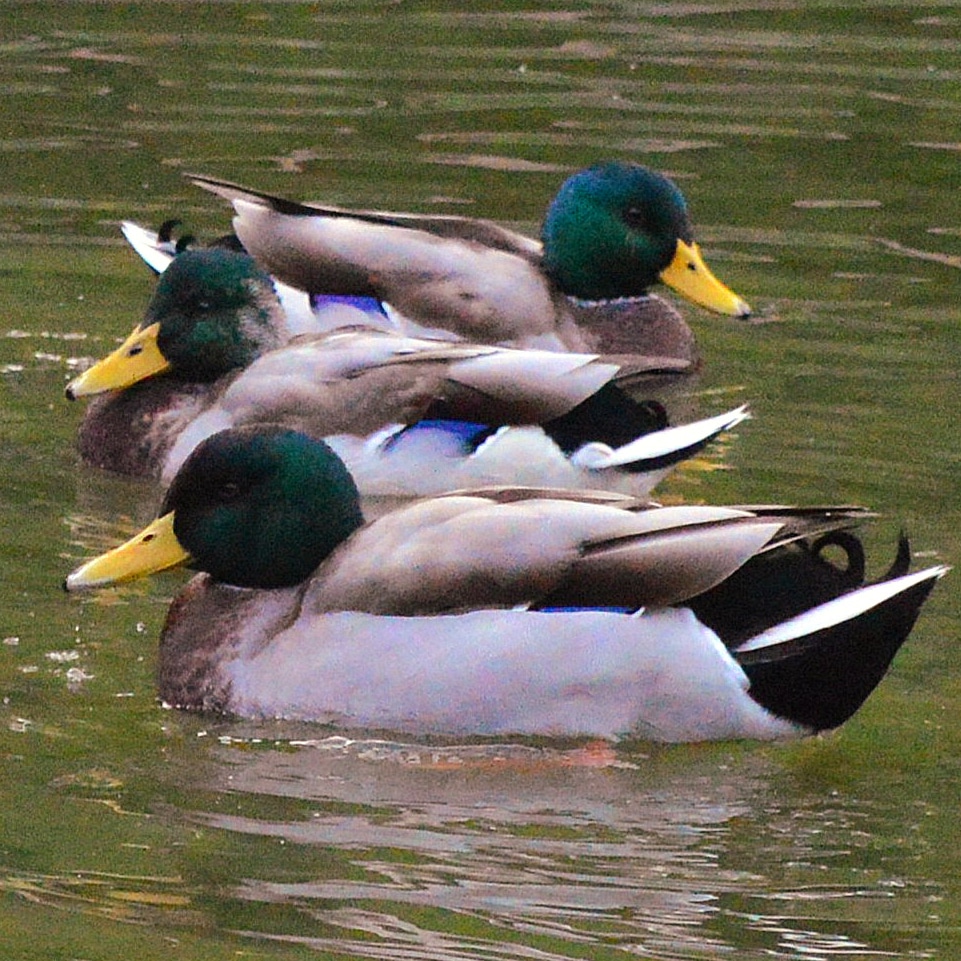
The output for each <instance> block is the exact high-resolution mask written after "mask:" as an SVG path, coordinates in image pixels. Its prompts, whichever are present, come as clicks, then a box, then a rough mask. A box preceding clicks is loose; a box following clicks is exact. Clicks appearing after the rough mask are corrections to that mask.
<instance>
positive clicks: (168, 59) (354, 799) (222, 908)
mask: <svg viewBox="0 0 961 961" xmlns="http://www.w3.org/2000/svg"><path fill="white" fill-rule="evenodd" d="M959 41H961V5H958V4H952V3H947V2H946V3H937V4H933V3H914V4H903V3H893V2H892V3H885V2H871V3H868V2H865V3H848V4H840V5H839V4H835V3H831V4H827V3H791V2H789V0H769V2H750V0H742V2H737V0H734V2H727V3H725V2H720V0H706V2H702V3H696V4H695V3H691V4H651V3H631V2H620V3H617V2H611V3H595V4H580V3H573V2H564V0H562V2H557V3H552V4H546V3H536V2H527V3H519V2H502V3H492V2H490V3H482V4H472V5H471V6H470V8H469V9H467V8H464V9H459V8H453V7H451V8H449V7H447V6H444V5H434V4H427V3H392V2H352V3H349V4H347V3H343V4H338V3H311V4H303V3H247V4H242V3H230V2H226V3H218V4H195V3H184V2H153V3H109V2H107V3H96V4H94V3H82V2H78V3H57V2H37V3H23V4H21V3H15V2H10V3H6V4H4V6H3V9H2V11H0V120H2V126H0V152H2V157H3V160H4V171H5V176H4V178H3V183H2V185H0V258H2V259H0V271H2V278H3V284H2V288H0V290H2V294H0V296H2V297H3V299H4V308H5V309H4V318H5V319H4V321H3V323H2V324H0V392H2V393H0V430H2V439H3V443H2V445H0V472H2V474H0V476H2V491H3V497H2V506H0V510H2V525H3V531H4V536H3V538H2V539H0V556H2V563H3V568H2V569H3V578H2V589H0V639H2V641H3V643H2V646H0V699H2V704H0V884H2V887H3V896H2V900H0V930H2V931H3V932H4V935H3V939H4V942H5V956H7V957H11V958H24V959H32V958H37V959H43V961H49V959H57V958H64V959H68V958H69V959H74V958H83V959H101V958H103V959H113V958H121V957H123V958H126V957H137V958H142V959H145V961H149V959H151V958H160V957H163V958H170V957H181V958H185V959H188V958H189V959H194V958H196V959H203V961H216V959H220V958H224V959H226V958H232V959H233V958H237V957H257V958H261V957H263V958H273V957H278V958H300V957H304V958H307V957H318V956H320V957H330V958H337V957H343V958H348V957H364V958H387V959H401V958H403V959H411V958H418V959H419V958H430V959H474V958H477V959H481V958H518V959H521V958H523V959H534V958H537V959H545V958H552V959H553V958H558V959H566V958H585V957H590V958H592V959H595V958H597V959H608V958H610V959H614V958H623V957H628V956H640V957H650V958H658V959H721V958H731V957H737V958H739V959H755V958H756V959H762V958H764V959H769V958H781V959H808V961H810V959H829V958H833V957H844V958H854V959H867V958H872V959H873V958H877V957H898V958H901V957H903V958H945V959H950V958H955V957H957V956H959V953H961V933H959V931H961V928H959V904H961V898H959V886H958V880H957V879H958V877H959V876H961V864H959V856H958V851H959V849H961V832H959V828H958V819H957V814H956V812H957V784H958V779H959V773H961V772H959V759H961V712H959V709H958V704H959V696H961V683H959V680H958V677H959V671H958V668H959V656H958V654H957V643H956V642H957V637H958V628H957V625H958V615H959V610H958V606H959V605H958V592H957V587H956V586H955V584H954V580H955V578H956V577H957V574H955V575H953V576H952V577H950V578H948V579H947V580H945V581H944V582H943V583H942V584H941V585H939V587H938V589H937V590H936V591H935V593H934V595H933V597H932V599H931V601H930V603H929V604H928V605H927V607H926V608H925V610H924V613H923V616H922V618H921V621H920V622H919V624H918V627H917V629H916V630H915V632H914V634H913V636H912V638H911V640H910V642H909V644H908V645H907V646H906V647H905V649H904V650H903V652H902V653H901V654H900V655H899V657H898V658H897V660H896V662H895V665H894V668H893V670H892V672H891V674H890V675H889V677H888V678H887V679H886V680H885V682H884V683H883V684H882V686H881V688H880V689H879V690H878V692H876V694H875V695H874V696H873V697H872V698H871V700H870V701H869V702H868V704H867V705H866V706H865V708H864V709H863V710H862V712H861V713H860V714H859V715H858V716H857V717H856V718H855V719H854V720H853V721H852V722H850V723H849V724H848V725H847V726H846V727H845V728H844V729H842V730H841V731H840V732H837V733H836V734H833V735H829V736H826V737H823V738H818V739H815V740H811V741H807V742H803V743H800V744H794V745H773V746H772V745H767V746H758V745H739V744H722V745H708V746H687V747H675V748H659V747H653V746H651V745H646V744H629V745H621V746H619V747H618V748H617V749H613V750H612V749H602V748H599V747H597V746H590V745H556V744H540V743H533V744H531V743H528V744H519V745H500V746H494V747H491V746H489V745H487V746H477V745H466V746H447V747H431V746H424V745H402V744H394V743H383V742H377V741H372V740H369V739H360V740H355V741H348V740H345V739H343V738H341V737H339V736H337V735H335V734H332V733H331V732H329V731H326V730H316V729H311V728H310V727H309V726H301V727H291V726H288V725H281V724H259V725H254V724H244V723H235V722H215V721H213V720H212V719H209V718H208V719H204V718H197V717H189V716H184V715H182V714H179V713H177V712H173V711H169V710H166V709H164V708H163V707H162V706H161V705H158V704H157V702H156V700H155V697H154V686H153V664H154V657H155V643H156V637H157V634H158V632H159V629H160V625H161V623H162V618H163V614H164V611H165V609H166V605H167V603H168V601H169V598H170V597H171V596H172V594H173V593H174V592H175V591H176V590H177V589H178V587H179V585H180V584H181V583H182V582H183V577H182V576H181V575H175V574H173V575H167V576H165V577H163V578H159V579H157V580H155V581H154V582H152V583H149V584H143V585H139V584H138V585H134V586H131V587H129V588H127V589H125V590H123V591H118V592H114V593H105V594H104V595H102V596H97V597H92V598H84V599H77V598H74V597H67V596H66V595H64V594H62V593H61V592H60V590H59V583H60V581H61V580H62V578H63V576H64V574H65V573H66V572H67V571H68V570H69V569H70V568H71V567H72V566H73V565H74V563H75V562H76V561H77V559H79V558H80V557H83V556H87V555H89V554H90V553H92V552H93V551H95V550H98V549H100V548H102V547H105V546H107V545H109V544H112V543H114V542H115V541H116V540H117V539H118V538H119V537H121V536H123V535H125V534H127V533H129V532H131V531H132V530H134V529H135V528H136V527H137V526H138V525H140V524H141V523H142V522H144V521H145V520H146V519H148V518H149V517H150V516H151V515H152V512H153V510H154V509H155V507H156V504H157V498H158V492H157V491H156V490H155V489H154V488H152V487H151V485H149V484H144V483H138V482H131V481H125V480H121V479H118V478H114V477H110V476H107V475H104V474H98V473H96V472H93V471H90V470H89V469H85V468H84V467H83V466H82V465H80V464H79V463H78V461H77V458H76V456H75V454H74V451H73V446H72V445H73V436H74V433H75V430H76V425H77V423H78V420H79V417H80V413H81V411H80V409H79V406H78V405H71V404H68V403H67V402H66V401H65V400H64V399H63V386H64V383H65V382H66V380H67V379H68V378H69V376H70V374H71V372H72V371H73V370H74V369H75V367H76V365H77V364H79V363H81V362H83V360H84V359H85V358H89V357H94V356H99V355H101V354H102V353H104V351H105V350H106V349H108V348H109V347H110V346H111V345H112V344H113V343H115V342H116V340H117V339H118V338H119V337H120V336H121V335H123V334H125V333H126V332H127V330H129V328H130V327H131V326H132V325H133V324H134V323H135V322H136V321H137V320H138V319H139V313H140V312H141V311H142V309H143V306H144V304H145V302H146V299H147V297H148V296H149V291H150V289H151V283H152V281H151V278H150V276H149V274H148V272H147V271H146V269H145V268H143V267H142V266H141V265H140V264H139V263H138V262H137V261H136V259H135V258H134V257H133V255H132V254H131V253H130V252H129V251H127V250H126V249H125V247H124V245H123V243H122V241H121V240H120V238H119V233H118V231H117V222H118V221H119V220H120V219H123V218H132V219H137V220H140V221H142V222H145V223H147V224H158V223H159V222H160V221H161V220H163V219H165V218H167V217H169V216H173V215H177V216H181V217H183V218H184V219H185V221H186V222H187V224H188V227H189V229H191V230H193V231H195V232H197V233H198V234H201V235H205V236H210V235H212V234H213V233H215V232H219V231H222V230H223V229H225V227H226V224H227V221H228V216H227V211H226V209H225V208H224V207H223V206H222V205H221V204H220V202H219V201H217V200H216V199H215V198H211V197H209V196H206V195H204V194H202V193H200V192H199V191H197V190H196V189H194V188H192V187H190V186H189V185H187V184H186V183H185V181H184V180H183V178H182V173H183V172H184V171H185V170H198V171H204V172H208V173H213V174H219V175H222V176H226V177H230V178H233V179H236V180H239V181H241V182H248V183H250V184H252V185H256V186H259V187H261V188H263V189H267V190H276V191H278V192H284V193H288V194H290V195H291V196H296V197H303V198H308V197H318V198H324V199H326V200H328V201H330V202H332V203H337V204H344V205H358V206H367V207H384V208H394V209H416V210H426V211H438V212H455V213H468V214H476V215H478V216H490V217H495V218H498V219H500V220H502V221H504V222H506V223H509V224H511V225H513V226H516V227H520V228H522V229H526V230H530V231H536V229H537V225H538V222H539V218H540V216H541V213H542V211H543V209H544V206H545V204H546V202H547V200H548V199H549V197H550V196H551V194H552V192H553V190H554V189H555V188H556V186H557V184H558V183H559V181H560V180H561V179H562V178H563V177H564V176H565V175H566V174H567V173H568V172H569V171H571V170H574V169H576V168H578V167H580V166H583V165H585V164H587V163H590V162H591V161H593V160H596V159H599V158H604V157H627V158H631V159H636V160H639V161H641V162H644V163H648V164H650V165H653V166H656V167H658V168H659V169H663V170H666V171H668V172H669V173H671V174H672V175H673V176H674V177H676V178H677V180H678V182H679V183H681V185H682V186H683V189H684V190H685V192H686V193H687V195H688V197H689V200H690V202H691V205H692V208H693V212H694V218H695V221H696V223H697V225H698V232H699V238H700V240H701V242H702V245H703V246H704V247H705V250H706V252H707V255H708V258H709V260H710V262H711V263H712V265H713V266H714V267H715V268H716V270H717V272H718V273H719V274H720V275H721V276H723V277H724V278H725V279H726V280H727V281H729V282H730V284H731V285H732V286H733V287H734V288H735V289H736V290H738V292H739V293H742V294H743V295H744V296H745V297H747V298H748V299H749V300H751V302H752V303H753V304H754V305H755V307H756V308H757V309H758V316H757V318H756V321H755V322H753V323H750V324H743V323H738V322H735V321H729V320H718V319H715V318H710V317H708V316H707V315H705V314H702V313H699V312H697V311H696V310H695V309H694V308H690V309H689V311H688V314H689V316H690V317H691V319H692V322H693V323H694V324H695V325H696V327H697V332H698V336H699V339H700V342H701V344H702V347H703V351H704V353H705V355H706V357H707V359H708V366H707V369H706V372H705V374H704V377H703V378H702V379H701V380H700V382H699V383H697V384H696V385H694V386H692V388H691V390H692V393H693V396H692V398H691V403H692V404H694V405H696V406H698V407H700V408H701V409H702V410H704V411H705V412H711V411H714V410H720V409H722V408H723V407H727V406H731V405H732V404H733V403H740V402H742V401H750V402H751V404H752V407H753V410H754V412H755V419H754V420H753V421H751V422H750V423H748V424H746V425H744V426H743V427H741V428H740V429H739V430H738V436H737V437H736V438H734V439H732V440H731V442H730V443H729V444H728V445H727V446H726V447H725V448H724V449H723V451H722V453H721V454H720V455H718V456H715V457H714V458H713V459H712V461H711V464H710V465H713V466H715V467H716V466H718V465H719V464H722V465H723V466H724V467H725V468H726V469H724V470H704V469H701V468H703V466H704V465H703V464H701V465H694V466H691V467H689V468H687V469H685V470H684V471H682V472H680V474H679V475H678V476H677V477H676V478H674V479H672V480H671V481H670V482H669V483H668V484H667V485H666V487H665V489H664V491H663V493H664V496H665V497H668V498H685V499H688V500H710V501H719V502H772V501H777V502H785V501H786V502H803V503H819V502H854V503H865V504H869V505H871V506H873V507H875V508H876V509H877V510H878V511H879V512H880V515H881V516H880V517H879V519H878V521H877V522H876V523H875V524H874V526H873V527H872V528H871V530H870V532H869V533H868V535H867V542H868V547H869V550H870V555H869V556H870V562H871V567H872V570H873V571H874V572H880V571H881V570H883V569H884V567H885V566H886V564H887V562H888V561H889V559H890V557H891V556H892V555H893V551H894V546H895V543H896V539H897V535H898V532H899V530H900V529H901V528H902V527H903V528H904V529H906V530H907V531H908V533H909V534H910V536H911V538H912V544H913V546H914V548H915V551H916V552H917V553H918V554H919V557H918V559H917V563H918V564H919V565H920V564H926V563H930V562H933V561H935V560H941V561H945V562H949V563H951V562H955V563H956V562H957V560H958V558H959V557H961V543H959V541H961V536H959V498H958V487H959V484H958V479H957V477H958V467H959V461H961V455H959V453H958V445H957V425H958V423H959V420H961V418H959V406H961V403H959V399H958V390H957V380H958V374H957V371H958V369H959V367H961V364H959V359H961V358H959V353H961V350H959V346H958V344H959V338H958V336H957V323H958V321H957V317H958V311H957V293H956V292H957V284H958V269H959V266H961V232H959V231H961V225H959V218H958V216H957V204H956V201H955V197H956V193H957V191H956V188H957V169H958V152H959V150H961V135H959V121H961V94H959V80H961V69H959V67H958V63H957V55H956V51H957V49H958V43H959ZM710 465H709V466H710Z"/></svg>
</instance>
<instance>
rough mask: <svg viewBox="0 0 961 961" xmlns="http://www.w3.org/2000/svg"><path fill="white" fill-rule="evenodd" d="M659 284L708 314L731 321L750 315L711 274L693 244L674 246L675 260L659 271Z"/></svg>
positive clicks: (679, 243) (681, 242) (744, 306)
mask: <svg viewBox="0 0 961 961" xmlns="http://www.w3.org/2000/svg"><path fill="white" fill-rule="evenodd" d="M661 280H663V281H664V283H665V284H667V286H668V287H671V288H673V289H674V290H676V291H677V292H678V293H679V294H680V295H681V296H682V297H686V298H687V299H688V300H690V301H691V302H692V303H695V304H698V305H699V306H701V307H705V308H707V310H713V311H714V312H715V313H718V314H729V315H730V316H732V317H748V316H750V314H751V307H750V305H749V304H748V303H747V302H746V301H743V300H741V298H740V297H738V295H737V294H735V293H734V291H733V290H731V289H730V288H728V287H725V286H724V284H722V283H721V282H720V281H719V280H718V279H717V277H715V276H714V274H712V273H711V271H710V270H709V269H708V266H707V264H705V263H704V260H703V258H702V257H701V251H700V248H699V247H698V246H697V244H695V243H692V244H686V243H684V241H683V240H679V241H678V242H677V251H676V253H675V254H674V259H673V260H672V261H671V262H670V263H669V264H668V265H667V266H666V267H665V268H664V269H663V270H662V271H661Z"/></svg>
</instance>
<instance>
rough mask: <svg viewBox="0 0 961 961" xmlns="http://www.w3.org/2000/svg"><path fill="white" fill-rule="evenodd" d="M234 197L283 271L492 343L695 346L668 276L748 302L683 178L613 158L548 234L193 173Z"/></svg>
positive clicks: (561, 210) (673, 353)
mask: <svg viewBox="0 0 961 961" xmlns="http://www.w3.org/2000/svg"><path fill="white" fill-rule="evenodd" d="M188 176H189V177H190V179H191V180H192V181H193V183H195V184H197V185H198V186H200V187H203V188H204V189H206V190H210V191H212V192H213V193H215V194H218V195H219V196H221V197H224V198H226V199H227V200H229V201H230V202H231V203H232V204H233V207H234V210H235V217H234V229H235V231H236V234H237V236H238V237H239V239H240V241H241V243H242V244H243V245H244V247H245V248H246V249H247V250H248V251H249V252H250V253H251V254H252V255H253V256H254V257H255V258H256V259H257V260H258V262H260V263H261V264H262V265H263V266H265V267H266V268H267V269H268V270H269V271H270V272H271V273H273V274H274V275H275V276H276V277H278V278H279V279H280V280H281V281H283V282H284V283H287V284H290V285H292V286H293V287H296V288H298V289H301V290H305V291H308V292H320V293H325V294H329V293H334V294H355V295H363V296H368V297H373V298H376V299H377V300H379V301H382V302H386V303H388V304H390V305H391V307H392V308H394V309H395V310H396V311H397V312H399V314H400V315H401V316H402V317H403V318H406V320H407V321H408V322H409V323H411V324H416V325H418V327H417V328H416V329H414V328H409V329H408V330H407V332H408V333H424V332H428V333H432V334H433V335H436V334H437V333H438V332H440V331H447V332H453V333H454V334H456V335H459V336H461V337H464V338H465V339H467V340H470V341H474V342H481V343H496V344H510V345H514V346H519V347H542V348H547V349H551V350H572V351H589V352H599V353H607V354H632V353H633V354H647V355H650V354H656V355H659V356H665V357H674V358H680V359H683V360H685V361H688V362H693V361H694V360H695V359H696V356H697V354H696V348H695V344H694V337H693V334H692V333H691V330H690V328H689V327H688V326H687V324H686V323H685V322H684V320H683V318H682V317H681V316H680V314H679V313H678V312H677V311H676V310H675V309H674V308H673V307H672V306H671V305H670V304H668V303H667V302H666V301H664V300H662V299H661V298H659V297H657V296H656V295H654V294H651V293H650V292H649V289H650V288H651V287H652V286H653V285H654V284H655V283H657V282H658V281H662V282H664V283H665V284H668V285H669V286H671V287H672V288H674V290H676V291H678V292H679V293H680V294H682V295H683V296H684V297H686V298H688V299H689V300H691V301H693V302H694V303H696V304H700V305H701V306H703V307H706V308H708V309H709V310H713V311H717V312H720V313H724V314H729V315H732V316H737V317H745V316H748V315H749V314H750V307H749V306H748V305H747V303H746V302H745V301H744V300H742V299H741V298H740V297H738V296H737V295H736V294H734V293H732V292H731V291H730V290H729V289H728V288H727V287H725V286H724V285H723V284H722V283H721V282H720V281H718V280H717V279H716V278H715V277H714V275H713V274H712V273H711V272H710V270H709V269H708V268H707V266H706V264H705V263H704V261H703V258H702V257H701V254H700V251H699V249H698V246H697V244H696V243H695V242H694V237H693V229H692V227H691V222H690V218H689V216H688V211H687V204H686V202H685V200H684V196H683V194H682V193H681V191H680V189H679V188H678V187H677V185H676V184H674V183H673V182H672V181H671V180H669V179H668V178H667V177H665V176H663V175H662V174H659V173H657V172H655V171H653V170H650V169H648V168H647V167H642V166H640V165H638V164H632V163H624V162H609V163H601V164H597V165H596V166H593V167H589V168H587V169H586V170H582V171H580V172H578V173H576V174H574V175H573V176H572V177H570V178H569V179H568V180H566V181H565V182H564V184H563V185H562V186H561V188H560V190H559V191H558V193H557V195H556V197H555V198H554V200H553V201H552V203H551V204H550V206H549V207H548V210H547V214H546V217H545V219H544V224H543V229H542V231H541V237H542V241H541V242H538V241H535V240H532V239H531V238H529V237H525V236H523V235H521V234H518V233H515V232H514V231H511V230H507V229H505V228H503V227H501V226H499V225H497V224H495V223H493V222H491V221H487V220H475V219H470V218H466V217H453V216H425V215H417V214H394V213H383V212H376V211H375V212H370V211H353V210H343V209H340V208H338V207H329V206H321V205H314V204H302V203H297V202H295V201H291V200H285V199H282V198H279V197H273V196H271V195H269V194H264V193H259V192H257V191H254V190H249V189H248V188H246V187H241V186H238V185H236V184H233V183H230V182H228V181H225V180H219V179H217V178H215V177H207V176H202V175H188Z"/></svg>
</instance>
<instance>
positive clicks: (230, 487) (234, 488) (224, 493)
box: [217, 481, 240, 504]
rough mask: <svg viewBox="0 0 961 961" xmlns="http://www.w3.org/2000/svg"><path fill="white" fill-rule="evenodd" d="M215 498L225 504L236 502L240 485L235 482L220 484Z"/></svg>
mask: <svg viewBox="0 0 961 961" xmlns="http://www.w3.org/2000/svg"><path fill="white" fill-rule="evenodd" d="M217 497H218V499H219V500H220V501H221V502H223V503H225V504H229V503H230V502H231V501H235V500H237V498H238V497H240V484H238V483H236V482H235V481H227V482H226V483H223V484H221V485H220V487H219V488H218V489H217Z"/></svg>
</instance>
